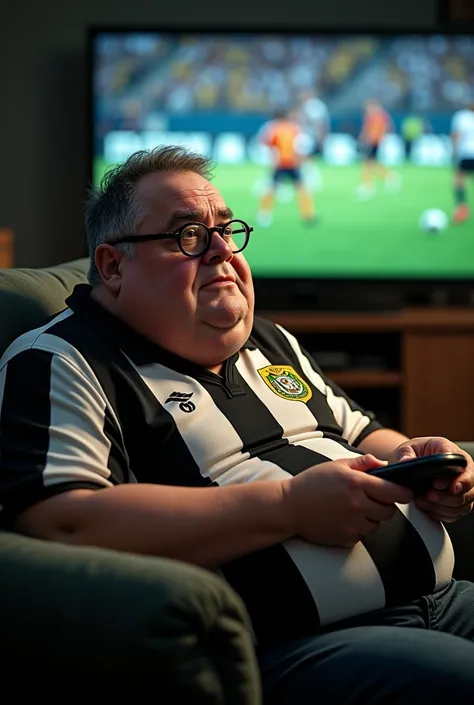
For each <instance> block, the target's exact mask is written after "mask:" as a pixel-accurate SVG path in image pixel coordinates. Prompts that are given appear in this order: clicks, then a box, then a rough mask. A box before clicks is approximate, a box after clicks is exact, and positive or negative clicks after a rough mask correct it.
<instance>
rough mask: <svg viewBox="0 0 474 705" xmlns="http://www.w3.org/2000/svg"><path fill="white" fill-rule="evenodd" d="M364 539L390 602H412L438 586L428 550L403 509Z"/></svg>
mask: <svg viewBox="0 0 474 705" xmlns="http://www.w3.org/2000/svg"><path fill="white" fill-rule="evenodd" d="M362 543H363V544H364V546H365V548H366V549H367V551H368V552H369V554H370V556H371V558H372V560H373V561H374V563H375V565H376V566H377V570H378V571H379V573H380V577H381V578H382V581H383V584H384V588H385V599H386V604H387V606H389V605H393V604H397V603H404V602H409V601H410V600H413V599H415V598H416V597H419V596H420V595H428V594H430V593H432V592H433V590H434V589H435V587H436V573H435V569H434V565H433V561H432V560H431V556H430V554H429V551H428V549H427V547H426V545H425V543H424V542H423V540H422V538H421V536H420V534H419V533H418V531H417V530H416V529H415V527H414V526H413V524H412V523H411V522H410V521H409V520H408V519H407V518H406V516H405V515H404V514H403V512H401V511H400V510H398V509H397V513H396V514H395V516H394V517H392V519H390V521H387V522H382V524H381V525H380V527H379V529H378V531H377V532H376V533H375V534H373V535H372V536H365V537H364V538H363V539H362Z"/></svg>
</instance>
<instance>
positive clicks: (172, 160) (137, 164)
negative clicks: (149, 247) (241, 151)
mask: <svg viewBox="0 0 474 705" xmlns="http://www.w3.org/2000/svg"><path fill="white" fill-rule="evenodd" d="M212 170H213V164H212V162H211V160H210V159H209V158H208V157H206V156H204V155H201V154H196V153H194V152H191V151H189V150H187V149H185V148H184V147H176V146H166V147H162V146H160V147H155V148H154V149H150V150H140V151H139V152H135V153H134V154H132V155H131V156H130V157H129V158H128V159H127V160H126V161H125V162H124V163H123V164H118V165H117V166H114V167H112V168H110V169H108V170H107V171H106V173H105V175H104V177H103V179H102V181H101V183H100V186H99V187H98V188H93V189H91V190H90V191H89V194H88V199H87V201H86V204H85V226H86V235H87V243H88V247H89V256H90V267H89V273H88V280H89V283H90V284H91V285H92V286H96V285H97V284H100V283H101V281H102V279H101V276H100V274H99V271H98V269H97V267H96V265H95V251H96V248H97V247H98V246H99V245H101V244H102V243H104V242H107V241H108V240H110V239H112V238H116V237H125V236H126V235H133V234H134V233H136V232H137V231H138V228H139V227H140V224H141V223H142V221H143V218H144V217H145V215H146V209H145V206H144V204H143V203H141V202H140V200H139V199H138V198H137V194H136V187H137V183H138V181H139V180H140V179H141V178H142V177H144V176H147V175H148V174H153V173H155V172H183V171H192V172H195V173H197V174H200V175H201V176H203V177H204V178H206V179H211V178H212ZM116 247H117V248H118V249H120V250H121V251H122V252H124V253H125V254H126V255H127V257H133V256H134V254H135V247H136V246H135V245H134V244H133V243H121V244H119V245H116Z"/></svg>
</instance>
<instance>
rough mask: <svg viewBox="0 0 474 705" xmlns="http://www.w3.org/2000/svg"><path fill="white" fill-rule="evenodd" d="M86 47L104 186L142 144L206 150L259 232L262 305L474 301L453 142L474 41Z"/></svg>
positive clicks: (266, 40)
mask: <svg viewBox="0 0 474 705" xmlns="http://www.w3.org/2000/svg"><path fill="white" fill-rule="evenodd" d="M88 45H89V59H90V61H89V67H90V69H89V78H90V146H91V149H90V177H91V180H92V182H93V184H98V183H99V181H100V179H101V177H102V176H103V174H104V172H105V170H106V169H107V168H108V167H109V166H110V165H112V164H115V163H117V162H119V161H123V160H124V159H126V157H127V156H129V154H131V153H132V152H134V151H136V150H138V149H143V148H149V147H154V146H156V145H160V144H179V145H185V146H187V147H190V148H191V149H193V150H194V151H197V152H202V153H205V154H207V155H209V156H210V157H211V158H212V159H213V160H214V162H215V164H216V169H215V177H214V182H215V183H216V185H217V186H218V187H219V189H220V190H221V192H222V194H223V195H224V197H225V199H226V201H227V202H228V204H229V205H230V207H231V208H232V210H233V211H234V213H235V216H236V217H238V218H241V219H243V220H246V221H247V222H248V223H249V224H251V225H252V226H253V227H254V232H253V234H252V236H251V242H250V244H249V246H248V248H247V250H246V255H247V258H248V260H249V262H250V264H251V266H252V270H253V273H254V278H255V283H256V290H257V305H258V306H259V307H260V308H288V307H290V308H294V307H297V308H312V307H318V308H343V309H350V308H365V307H373V308H387V307H388V308H392V307H397V306H399V305H405V304H407V303H417V302H419V303H429V302H431V301H435V302H438V303H439V302H442V303H444V302H445V303H450V302H454V303H458V302H459V303H466V302H468V301H470V298H469V297H471V298H472V295H471V282H472V281H473V280H474V215H473V216H472V217H471V219H470V220H467V221H465V222H463V223H454V222H453V221H452V214H453V210H454V207H455V193H454V188H453V177H454V164H455V161H456V155H455V152H454V150H453V143H452V138H451V131H452V121H453V116H454V115H455V113H456V112H457V111H459V110H461V109H464V108H468V106H469V105H472V104H473V103H474V36H472V35H468V34H461V33H460V32H457V33H449V32H441V31H438V32H436V33H431V34H428V33H426V32H419V31H413V32H407V31H406V30H404V31H403V32H396V31H391V32H390V33H387V32H380V31H366V32H363V33H362V32H359V31H351V32H342V31H337V32H336V31H332V32H329V31H324V32H319V31H318V32H316V31H311V30H309V29H305V30H303V29H302V30H298V31H297V30H291V31H290V30H287V31H281V30H280V31H275V30H272V31H269V30H264V29H261V30H258V29H254V30H248V29H247V30H245V31H244V30H242V31H238V30H235V29H233V30H231V31H229V30H226V31H223V30H214V29H213V30H205V31H204V30H201V29H199V30H198V29H188V30H183V29H180V30H177V29H166V28H161V27H156V28H151V27H149V28H128V29H124V28H119V29H117V28H93V29H91V30H90V32H89V42H88ZM285 150H286V152H285ZM285 154H286V157H285ZM285 159H286V161H285ZM295 160H296V161H295ZM468 181H469V179H468ZM471 182H474V176H473V178H472V179H471ZM467 189H468V198H469V199H470V201H471V208H474V183H468V187H467Z"/></svg>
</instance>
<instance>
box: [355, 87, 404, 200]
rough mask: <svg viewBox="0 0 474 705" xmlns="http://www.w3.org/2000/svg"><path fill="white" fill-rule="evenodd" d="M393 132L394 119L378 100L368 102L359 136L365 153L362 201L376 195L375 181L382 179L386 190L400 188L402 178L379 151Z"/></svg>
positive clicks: (361, 187)
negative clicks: (381, 156)
mask: <svg viewBox="0 0 474 705" xmlns="http://www.w3.org/2000/svg"><path fill="white" fill-rule="evenodd" d="M391 130H393V124H392V119H391V117H390V115H389V114H388V113H387V111H386V110H384V108H383V107H382V106H381V105H380V103H379V102H378V101H377V100H368V101H366V103H365V107H364V117H363V121H362V128H361V131H360V135H359V142H360V145H361V148H362V152H363V159H362V172H361V183H360V185H359V186H358V189H357V195H358V197H359V198H360V199H365V200H367V199H370V198H372V197H373V196H374V195H375V180H376V178H377V177H380V178H381V179H382V180H383V182H384V185H385V189H386V190H392V191H393V190H395V189H397V188H398V187H399V186H400V177H399V175H398V174H396V173H395V172H392V171H391V170H390V169H389V168H388V167H387V166H385V164H382V162H381V161H380V158H379V157H380V155H379V149H380V145H381V144H382V142H383V140H384V139H385V137H386V136H387V135H388V134H389V132H390V131H391Z"/></svg>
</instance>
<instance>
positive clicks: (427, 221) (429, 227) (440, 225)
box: [420, 208, 449, 233]
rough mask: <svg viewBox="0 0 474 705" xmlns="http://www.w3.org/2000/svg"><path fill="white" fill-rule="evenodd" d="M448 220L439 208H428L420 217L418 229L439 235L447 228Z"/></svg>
mask: <svg viewBox="0 0 474 705" xmlns="http://www.w3.org/2000/svg"><path fill="white" fill-rule="evenodd" d="M448 223H449V218H448V216H447V215H446V213H445V212H444V211H442V210H441V209H440V208H428V210H426V211H424V212H423V213H422V214H421V216H420V228H421V229H422V230H426V232H429V233H439V232H441V230H444V229H445V228H447V227H448Z"/></svg>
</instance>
